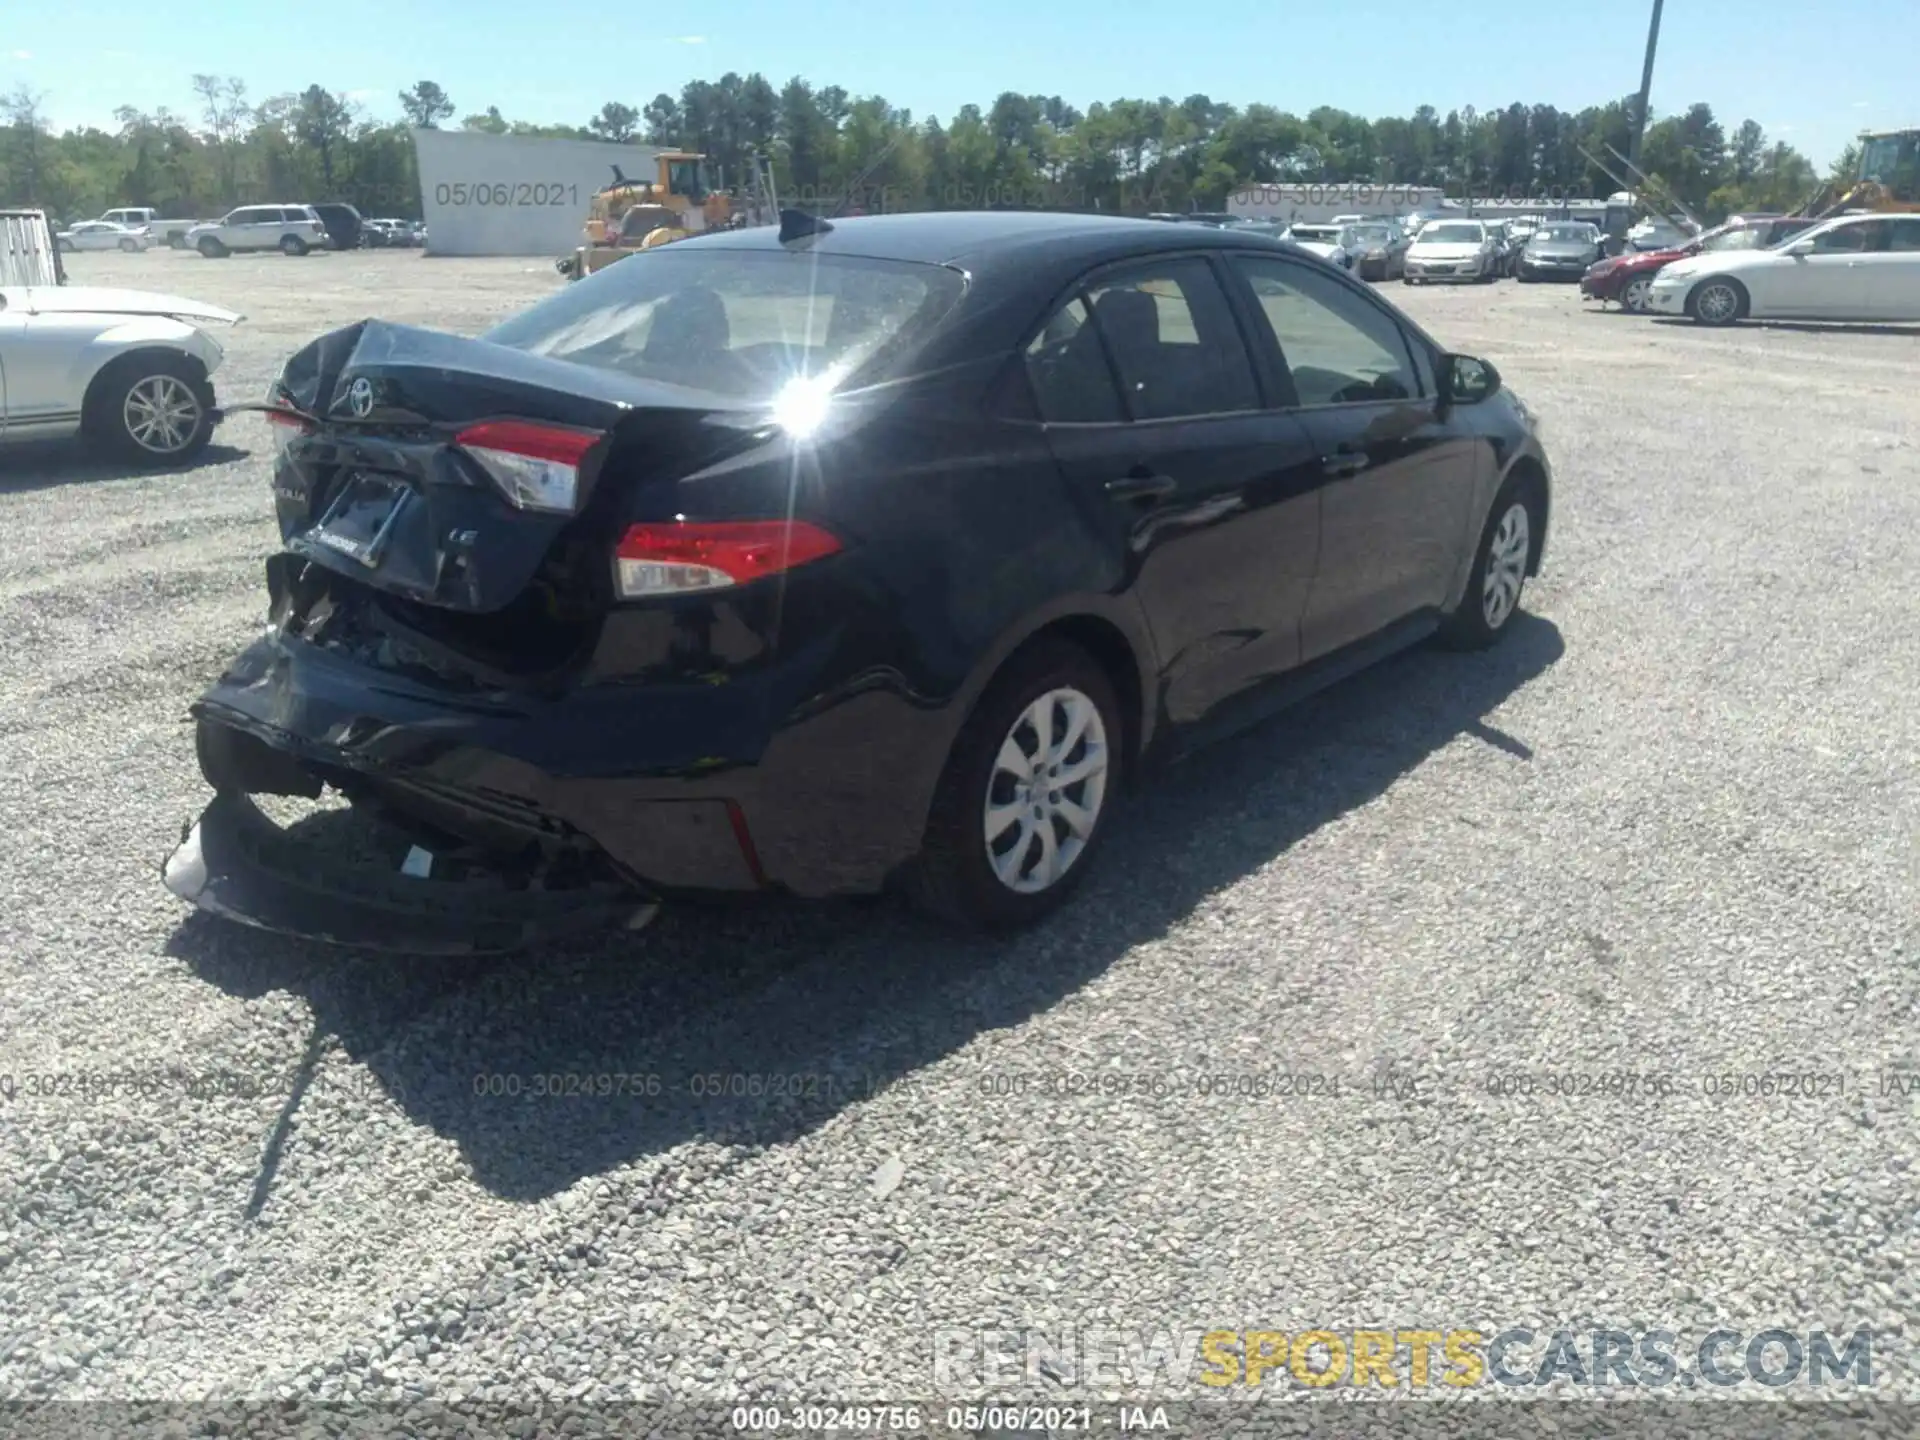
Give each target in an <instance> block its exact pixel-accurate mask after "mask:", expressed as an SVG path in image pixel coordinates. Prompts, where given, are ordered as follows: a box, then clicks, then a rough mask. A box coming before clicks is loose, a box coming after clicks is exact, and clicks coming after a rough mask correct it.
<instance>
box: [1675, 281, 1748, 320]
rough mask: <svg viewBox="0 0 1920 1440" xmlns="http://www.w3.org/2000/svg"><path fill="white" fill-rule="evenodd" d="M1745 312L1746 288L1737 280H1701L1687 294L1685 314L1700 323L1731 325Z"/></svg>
mask: <svg viewBox="0 0 1920 1440" xmlns="http://www.w3.org/2000/svg"><path fill="white" fill-rule="evenodd" d="M1746 313H1747V292H1746V288H1745V287H1744V286H1742V285H1741V283H1740V282H1739V281H1738V280H1726V279H1721V278H1718V277H1715V278H1714V279H1711V280H1702V281H1701V282H1700V283H1699V284H1698V285H1696V286H1694V287H1693V289H1692V290H1691V291H1690V292H1689V293H1688V295H1687V314H1688V315H1690V316H1692V317H1693V320H1694V322H1695V323H1696V324H1700V325H1713V326H1721V325H1731V324H1733V323H1734V321H1736V320H1738V319H1740V317H1741V316H1743V315H1745V314H1746Z"/></svg>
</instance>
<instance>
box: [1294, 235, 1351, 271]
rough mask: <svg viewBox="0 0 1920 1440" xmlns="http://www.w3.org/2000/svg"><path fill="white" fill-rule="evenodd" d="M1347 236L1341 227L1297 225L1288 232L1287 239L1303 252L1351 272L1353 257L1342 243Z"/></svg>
mask: <svg viewBox="0 0 1920 1440" xmlns="http://www.w3.org/2000/svg"><path fill="white" fill-rule="evenodd" d="M1345 235H1346V230H1345V228H1344V227H1343V226H1339V225H1295V226H1293V227H1291V228H1290V229H1289V230H1288V231H1287V239H1289V240H1291V241H1292V242H1293V243H1294V244H1296V245H1298V246H1299V247H1300V248H1301V249H1302V250H1307V251H1311V252H1312V253H1313V254H1315V255H1318V256H1319V257H1320V258H1321V259H1322V260H1326V261H1329V262H1331V263H1332V264H1335V265H1338V266H1339V267H1340V268H1341V269H1342V270H1351V269H1352V268H1353V255H1352V254H1351V253H1350V252H1349V251H1348V250H1347V247H1346V246H1345V245H1344V244H1343V243H1342V241H1343V240H1344V238H1345Z"/></svg>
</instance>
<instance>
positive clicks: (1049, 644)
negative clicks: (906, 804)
mask: <svg viewBox="0 0 1920 1440" xmlns="http://www.w3.org/2000/svg"><path fill="white" fill-rule="evenodd" d="M1124 734H1125V729H1124V725H1123V722H1122V718H1121V714H1120V707H1119V702H1118V701H1117V700H1116V699H1115V696H1114V688H1113V684H1112V682H1111V681H1110V680H1109V679H1108V678H1107V674H1106V672H1105V671H1104V670H1103V669H1101V667H1100V666H1099V664H1098V663H1096V662H1095V661H1094V659H1093V657H1092V656H1090V655H1088V654H1087V653H1086V652H1085V651H1084V650H1081V649H1080V648H1078V647H1077V646H1074V645H1070V644H1068V643H1066V642H1064V641H1060V640H1051V639H1045V640H1041V641H1039V642H1037V643H1035V644H1033V645H1032V646H1030V647H1029V648H1027V649H1026V650H1024V651H1022V652H1020V653H1019V654H1018V655H1016V656H1015V657H1014V658H1013V660H1011V661H1010V662H1009V663H1008V665H1007V668H1006V669H1005V670H1003V671H1002V672H1001V674H1000V675H999V676H998V677H997V678H996V679H995V681H994V682H993V684H992V685H991V686H990V687H989V688H988V690H987V693H986V694H985V695H984V696H983V697H982V698H981V701H980V703H979V705H978V706H977V707H976V708H975V710H974V713H973V714H972V715H971V716H970V717H969V718H968V720H967V723H966V725H965V726H964V727H963V728H962V730H961V732H960V736H959V739H958V740H956V741H955V742H954V747H953V753H952V754H951V755H950V756H949V757H948V760H947V766H946V769H945V771H944V772H943V773H942V775H941V778H940V785H939V789H938V790H937V792H936V793H935V796H934V802H933V809H932V813H931V814H930V815H929V817H928V820H927V833H926V840H925V842H924V844H923V846H922V848H921V853H920V856H919V859H918V860H917V862H916V864H915V867H914V874H913V887H912V888H913V892H914V898H915V900H916V901H918V902H919V904H920V905H921V907H922V908H924V909H926V910H928V911H930V912H931V913H933V914H934V915H936V916H938V917H939V918H941V919H943V920H946V921H948V922H950V923H953V924H957V925H962V926H965V927H967V928H969V929H979V930H1004V929H1012V928H1015V927H1018V926H1022V925H1028V924H1031V923H1032V922H1034V921H1036V920H1038V919H1040V918H1041V917H1042V916H1043V915H1045V914H1047V913H1048V912H1049V911H1051V910H1052V909H1054V907H1055V906H1057V905H1059V904H1060V903H1061V901H1063V900H1064V899H1066V897H1067V895H1068V894H1069V893H1070V892H1071V891H1072V889H1073V887H1074V886H1075V885H1077V884H1079V882H1080V880H1081V879H1082V878H1083V877H1084V876H1085V875H1086V873H1087V869H1088V865H1089V862H1090V861H1091V859H1092V854H1093V850H1094V848H1095V846H1096V845H1097V844H1098V843H1099V841H1100V839H1101V838H1102V836H1103V835H1104V834H1105V832H1106V828H1107V827H1106V820H1107V812H1108V810H1109V809H1110V808H1111V807H1112V804H1113V800H1114V797H1115V795H1116V794H1117V793H1118V790H1119V782H1120V770H1121V749H1122V744H1123V740H1122V737H1123V735H1124Z"/></svg>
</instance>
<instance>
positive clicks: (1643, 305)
mask: <svg viewBox="0 0 1920 1440" xmlns="http://www.w3.org/2000/svg"><path fill="white" fill-rule="evenodd" d="M1652 294H1653V277H1652V276H1651V275H1636V276H1634V277H1633V278H1632V279H1631V280H1629V281H1627V286H1626V289H1624V290H1622V291H1621V292H1620V308H1621V309H1622V310H1625V311H1626V312H1627V313H1628V314H1629V315H1644V314H1646V313H1647V311H1648V310H1649V309H1650V308H1652V305H1651V298H1650V297H1651V296H1652Z"/></svg>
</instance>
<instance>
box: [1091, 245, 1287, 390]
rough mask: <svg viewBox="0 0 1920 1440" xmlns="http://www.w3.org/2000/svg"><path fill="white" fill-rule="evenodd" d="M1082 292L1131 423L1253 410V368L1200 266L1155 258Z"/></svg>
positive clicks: (1216, 286)
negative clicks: (1117, 377)
mask: <svg viewBox="0 0 1920 1440" xmlns="http://www.w3.org/2000/svg"><path fill="white" fill-rule="evenodd" d="M1084 294H1085V297H1086V301H1087V305H1088V308H1089V310H1090V312H1091V318H1092V323H1093V325H1094V326H1095V327H1096V328H1097V329H1098V330H1099V332H1100V339H1101V341H1102V342H1103V343H1104V344H1105V345H1106V347H1107V353H1108V354H1109V355H1110V356H1111V357H1112V361H1113V368H1114V370H1115V372H1116V373H1117V374H1118V376H1119V379H1120V388H1121V392H1122V394H1123V395H1124V396H1125V397H1126V402H1127V410H1128V413H1129V414H1130V415H1131V416H1132V417H1133V418H1134V419H1135V420H1171V419H1177V418H1179V417H1182V416H1188V415H1225V414H1232V413H1233V412H1235V411H1238V410H1253V409H1257V408H1258V407H1259V404H1260V386H1259V382H1258V381H1256V380H1255V379H1254V377H1253V362H1252V361H1251V360H1250V359H1249V358H1248V356H1247V347H1246V344H1245V342H1244V341H1242V340H1241V338H1240V330H1239V327H1238V326H1237V325H1235V324H1234V319H1233V309H1232V307H1231V306H1230V305H1229V304H1228V302H1227V296H1226V292H1225V291H1223V290H1222V289H1221V288H1220V282H1219V281H1218V280H1217V279H1215V278H1214V274H1213V267H1212V266H1210V265H1208V264H1207V262H1206V261H1204V260H1199V259H1179V260H1161V261H1156V262H1153V263H1151V264H1146V265H1140V266H1136V267H1130V268H1128V269H1126V270H1124V271H1108V272H1106V273H1105V274H1103V275H1101V276H1099V277H1098V278H1097V279H1095V280H1094V281H1093V283H1092V284H1090V285H1089V286H1088V287H1087V289H1086V290H1085V292H1084Z"/></svg>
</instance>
